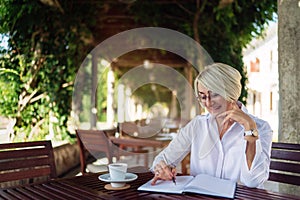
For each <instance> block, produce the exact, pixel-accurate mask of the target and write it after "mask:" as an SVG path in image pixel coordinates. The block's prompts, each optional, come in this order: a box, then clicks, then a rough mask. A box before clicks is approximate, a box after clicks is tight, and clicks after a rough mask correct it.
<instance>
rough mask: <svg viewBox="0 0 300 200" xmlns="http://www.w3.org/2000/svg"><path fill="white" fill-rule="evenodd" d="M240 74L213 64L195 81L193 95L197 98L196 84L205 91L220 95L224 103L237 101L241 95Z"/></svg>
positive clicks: (222, 65)
mask: <svg viewBox="0 0 300 200" xmlns="http://www.w3.org/2000/svg"><path fill="white" fill-rule="evenodd" d="M241 78H242V77H241V74H240V72H239V71H238V70H236V69H234V68H233V67H231V66H229V65H226V64H223V63H214V64H211V65H208V66H206V67H205V68H204V70H202V71H201V72H200V73H199V74H198V76H197V77H196V79H195V82H194V86H195V93H196V96H198V84H200V85H202V86H203V87H205V88H206V89H207V90H209V91H211V92H214V93H217V94H219V95H221V96H222V97H223V98H224V99H225V100H226V101H231V102H232V101H237V100H238V98H239V97H240V95H241V89H242V85H241V82H240V81H241Z"/></svg>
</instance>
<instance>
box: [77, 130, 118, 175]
mask: <svg viewBox="0 0 300 200" xmlns="http://www.w3.org/2000/svg"><path fill="white" fill-rule="evenodd" d="M76 137H77V142H78V145H79V149H80V164H81V170H80V171H81V173H82V174H85V173H86V166H87V162H86V159H87V151H88V152H89V153H90V154H92V155H93V156H94V157H97V155H99V153H103V152H104V153H105V155H106V157H107V158H108V162H109V163H112V157H113V152H112V150H111V146H112V144H111V141H110V140H109V138H108V136H107V134H106V132H105V131H103V130H81V129H77V130H76Z"/></svg>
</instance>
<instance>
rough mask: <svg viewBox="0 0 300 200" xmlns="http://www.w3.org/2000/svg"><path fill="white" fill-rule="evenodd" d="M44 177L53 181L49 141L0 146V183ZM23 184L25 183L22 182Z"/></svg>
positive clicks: (31, 180)
mask: <svg viewBox="0 0 300 200" xmlns="http://www.w3.org/2000/svg"><path fill="white" fill-rule="evenodd" d="M41 177H45V178H46V179H54V178H56V177H57V175H56V166H55V161H54V154H53V148H52V143H51V141H35V142H18V143H5V144H0V183H1V184H2V183H4V182H11V181H18V184H19V182H20V184H22V183H23V182H24V180H27V179H29V182H33V181H34V178H41ZM24 183H25V182H24Z"/></svg>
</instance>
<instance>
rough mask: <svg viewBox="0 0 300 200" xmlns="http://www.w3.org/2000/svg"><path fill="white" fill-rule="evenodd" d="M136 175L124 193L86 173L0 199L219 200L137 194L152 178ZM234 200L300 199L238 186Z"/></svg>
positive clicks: (8, 191)
mask: <svg viewBox="0 0 300 200" xmlns="http://www.w3.org/2000/svg"><path fill="white" fill-rule="evenodd" d="M131 172H134V171H131ZM135 173H136V174H137V175H138V179H137V180H135V181H133V182H130V183H129V184H130V185H131V187H130V188H129V189H127V190H119V191H112V190H106V189H105V188H104V186H105V185H106V184H107V183H105V182H102V181H100V180H98V176H99V174H89V175H86V176H78V177H72V178H67V179H58V180H53V181H49V182H46V183H43V184H32V185H27V186H21V187H14V188H8V189H2V190H0V199H22V200H26V199H43V200H44V199H51V200H53V199H58V200H59V199H78V200H81V199H122V200H126V199H143V200H145V199H221V198H216V197H209V196H204V195H196V194H182V195H175V194H160V193H150V192H139V191H137V188H138V187H139V186H140V185H142V184H143V183H145V182H146V181H148V180H150V179H151V178H152V177H153V175H152V174H151V173H150V172H144V173H138V171H135ZM235 199H252V200H255V199H257V200H258V199H259V200H261V199H272V200H275V199H284V200H296V199H298V200H300V196H292V195H287V194H282V193H276V192H271V191H267V190H262V189H253V188H247V187H245V186H241V185H238V187H237V190H236V194H235Z"/></svg>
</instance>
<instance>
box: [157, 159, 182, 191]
mask: <svg viewBox="0 0 300 200" xmlns="http://www.w3.org/2000/svg"><path fill="white" fill-rule="evenodd" d="M175 175H176V168H171V167H170V166H168V165H167V164H166V163H165V162H164V161H163V160H162V161H160V162H159V163H158V164H157V165H156V166H155V167H154V178H153V180H152V182H151V185H155V183H156V181H157V180H164V181H166V180H172V178H173V177H174V178H175Z"/></svg>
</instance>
